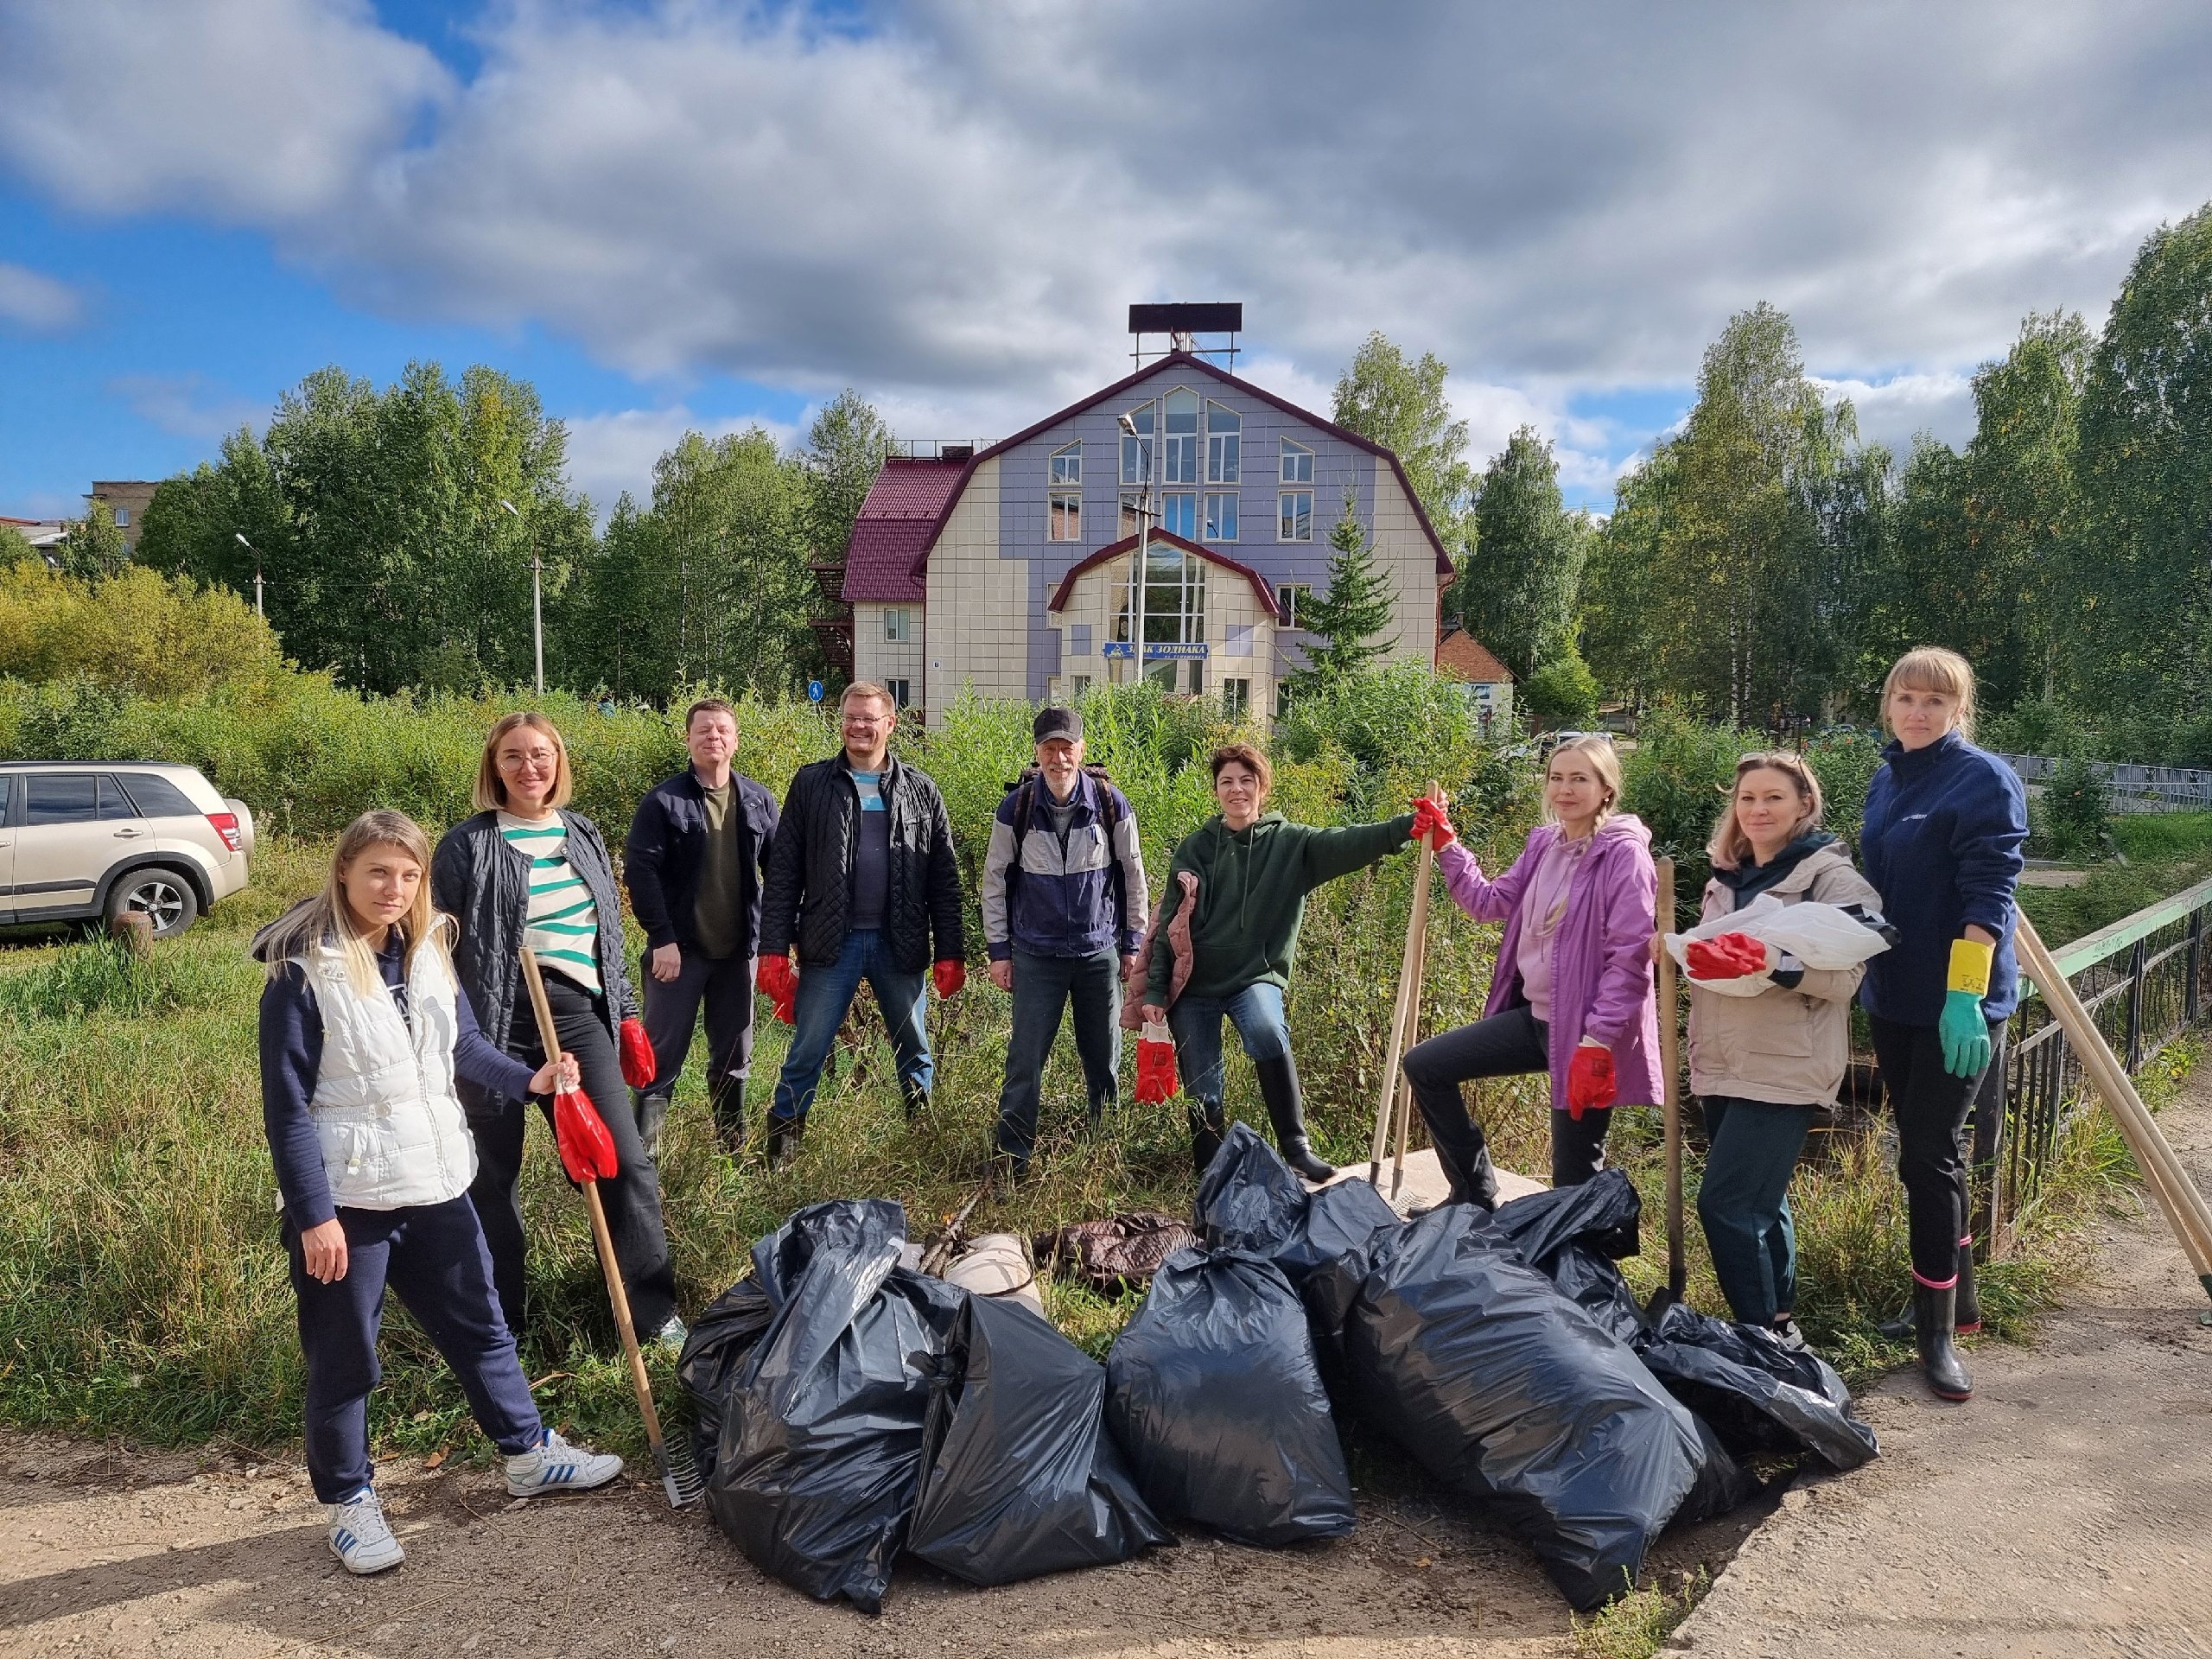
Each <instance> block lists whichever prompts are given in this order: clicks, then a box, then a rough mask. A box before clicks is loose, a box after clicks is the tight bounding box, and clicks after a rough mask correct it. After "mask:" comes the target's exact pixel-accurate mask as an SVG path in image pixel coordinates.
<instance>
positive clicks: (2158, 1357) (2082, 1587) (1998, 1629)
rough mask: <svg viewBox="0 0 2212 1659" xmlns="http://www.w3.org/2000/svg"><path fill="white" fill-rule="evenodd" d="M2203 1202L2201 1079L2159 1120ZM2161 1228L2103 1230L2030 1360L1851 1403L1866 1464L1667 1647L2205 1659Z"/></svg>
mask: <svg viewBox="0 0 2212 1659" xmlns="http://www.w3.org/2000/svg"><path fill="white" fill-rule="evenodd" d="M2159 1122H2160V1124H2161V1125H2162V1127H2163V1128H2164V1129H2165V1132H2166V1135H2167V1137H2168V1138H2169V1139H2170V1140H2171V1141H2173V1143H2174V1145H2175V1147H2176V1150H2177V1151H2178V1152H2179V1154H2181V1160H2182V1163H2183V1166H2185V1167H2187V1168H2188V1170H2189V1171H2190V1174H2191V1175H2192V1176H2194V1177H2195V1179H2196V1183H2197V1186H2198V1188H2199V1190H2201V1191H2203V1192H2212V1075H2208V1074H2207V1073H2205V1072H2200V1073H2199V1074H2198V1075H2197V1077H2196V1078H2195V1079H2194V1080H2192V1082H2191V1084H2190V1086H2189V1088H2188V1089H2187V1090H2186V1091H2185V1092H2184V1095H2183V1098H2182V1100H2180V1101H2179V1102H2178V1103H2176V1105H2175V1106H2173V1107H2172V1108H2171V1109H2168V1110H2167V1111H2165V1112H2163V1113H2161V1114H2160V1116H2159ZM2207 1307H2208V1304H2207V1303H2206V1300H2205V1298H2204V1294H2203V1292H2202V1290H2201V1289H2199V1288H2198V1287H2197V1283H2196V1279H2195V1277H2194V1275H2193V1274H2190V1271H2189V1267H2188V1263H2187V1261H2186V1260H2185V1258H2184V1257H2183V1255H2182V1253H2181V1249H2180V1247H2179V1246H2178V1245H2177V1244H2176V1243H2175V1242H2174V1240H2173V1238H2172V1236H2171V1234H2169V1233H2168V1232H2167V1231H2166V1229H2165V1224H2164V1220H2163V1219H2162V1218H2161V1217H2158V1215H2157V1213H2156V1211H2152V1210H2150V1209H2148V1208H2147V1206H2146V1208H2145V1210H2144V1211H2142V1212H2141V1213H2139V1214H2135V1215H2131V1216H2129V1217H2126V1218H2124V1219H2119V1220H2115V1221H2114V1222H2113V1224H2112V1225H2111V1226H2110V1227H2109V1228H2108V1229H2107V1243H2106V1244H2105V1247H2104V1249H2103V1251H2102V1252H2101V1256H2100V1258H2099V1265H2098V1271H2097V1274H2096V1276H2095V1277H2094V1280H2093V1281H2091V1282H2090V1283H2089V1284H2088V1285H2085V1286H2083V1287H2081V1288H2080V1289H2079V1290H2077V1291H2076V1292H2075V1294H2073V1295H2072V1296H2071V1297H2069V1302H2068V1306H2066V1307H2065V1308H2064V1309H2063V1311H2061V1312H2060V1313H2057V1314H2056V1315H2055V1316H2053V1317H2052V1318H2051V1319H2050V1320H2049V1321H2048V1323H2047V1324H2046V1325H2045V1327H2044V1330H2043V1331H2042V1332H2040V1333H2039V1334H2038V1336H2037V1340H2036V1342H2035V1344H2034V1345H2033V1346H2032V1347H2027V1348H2015V1347H2005V1346H1999V1345H1995V1344H1985V1345H1983V1346H1981V1347H1980V1351H1978V1352H1976V1353H1974V1355H1972V1356H1971V1357H1970V1363H1971V1365H1972V1367H1973V1370H1974V1390H1975V1392H1974V1399H1973V1401H1972V1402H1969V1403H1967V1404H1966V1405H1963V1406H1946V1405H1943V1404H1942V1403H1940V1402H1937V1401H1936V1400H1935V1399H1934V1398H1933V1397H1932V1396H1930V1395H1929V1394H1928V1393H1927V1392H1926V1390H1925V1389H1923V1388H1922V1387H1921V1385H1920V1384H1919V1383H1918V1382H1917V1380H1916V1378H1914V1377H1912V1376H1905V1375H1899V1376H1892V1377H1891V1379H1890V1380H1889V1382H1888V1383H1886V1384H1885V1386H1884V1387H1882V1388H1881V1389H1878V1390H1876V1391H1875V1392H1873V1393H1872V1394H1871V1395H1868V1396H1866V1398H1865V1399H1864V1400H1862V1402H1860V1403H1861V1408H1862V1409H1863V1410H1864V1412H1865V1414H1866V1417H1867V1419H1868V1421H1871V1422H1872V1423H1873V1424H1874V1425H1875V1426H1876V1427H1878V1429H1879V1430H1880V1433H1881V1436H1882V1446H1883V1452H1884V1455H1883V1456H1882V1457H1881V1458H1880V1459H1878V1460H1877V1461H1876V1462H1875V1463H1874V1464H1872V1465H1870V1466H1869V1467H1868V1468H1866V1470H1864V1471H1860V1472H1859V1473H1857V1474H1854V1475H1852V1476H1850V1477H1849V1478H1845V1479H1841V1480H1828V1481H1820V1482H1814V1483H1810V1484H1801V1485H1800V1486H1799V1487H1798V1488H1797V1489H1796V1490H1795V1491H1791V1492H1790V1493H1789V1494H1788V1495H1787V1496H1786V1497H1784V1498H1783V1508H1782V1512H1781V1513H1780V1514H1779V1515H1778V1516H1776V1518H1775V1520H1774V1521H1773V1522H1771V1523H1770V1524H1769V1525H1767V1526H1766V1527H1764V1528H1762V1529H1760V1530H1759V1531H1758V1533H1756V1534H1754V1535H1752V1537H1751V1540H1750V1541H1749V1542H1748V1543H1747V1544H1746V1545H1745V1548H1744V1549H1743V1551H1742V1552H1741V1553H1740V1554H1738V1556H1737V1557H1736V1560H1735V1561H1734V1563H1733V1564H1732V1566H1731V1567H1729V1568H1728V1569H1727V1571H1726V1572H1725V1573H1723V1574H1722V1575H1721V1577H1720V1579H1719V1582H1718V1583H1717V1584H1716V1585H1715V1586H1713V1593H1712V1594H1711V1595H1710V1596H1709V1597H1708V1598H1707V1599H1706V1601H1705V1603H1704V1604H1703V1605H1701V1606H1700V1608H1699V1609H1698V1611H1697V1612H1696V1613H1695V1614H1694V1615H1693V1616H1692V1617H1691V1618H1690V1619H1689V1620H1688V1623H1686V1624H1683V1626H1682V1627H1681V1629H1680V1630H1677V1631H1676V1632H1675V1637H1674V1643H1673V1644H1674V1645H1675V1647H1677V1648H1682V1647H1687V1648H1688V1649H1689V1650H1690V1651H1691V1652H1694V1653H1696V1654H1699V1655H1703V1656H1712V1659H1722V1656H1726V1659H1767V1656H1773V1659H1828V1656H1838V1659H1840V1656H1851V1659H1882V1656H1889V1655H1896V1656H1900V1659H1904V1656H1910V1659H1936V1656H1966V1659H1985V1656H1986V1659H1998V1656H2003V1659H2044V1656H2050V1659H2088V1656H2093V1655H2105V1654H2126V1655H2131V1656H2133V1655H2142V1656H2152V1655H2155V1656H2158V1659H2178V1656H2184V1655H2212V1330H2208V1329H2206V1328H2205V1327H2204V1326H2202V1325H2199V1324H2198V1323H2197V1316H2198V1315H2199V1314H2200V1313H2204V1312H2205V1311H2207Z"/></svg>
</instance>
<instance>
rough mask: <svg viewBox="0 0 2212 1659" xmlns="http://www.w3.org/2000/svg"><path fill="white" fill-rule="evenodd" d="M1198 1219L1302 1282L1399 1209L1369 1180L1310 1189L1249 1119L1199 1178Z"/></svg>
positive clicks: (1220, 1237) (1207, 1230)
mask: <svg viewBox="0 0 2212 1659" xmlns="http://www.w3.org/2000/svg"><path fill="white" fill-rule="evenodd" d="M1192 1218H1193V1220H1194V1221H1195V1222H1196V1223H1197V1224H1198V1234H1199V1236H1201V1237H1202V1238H1203V1239H1205V1242H1206V1243H1207V1244H1209V1245H1211V1246H1213V1247H1214V1248H1216V1249H1231V1250H1243V1251H1246V1252H1248V1253H1249V1254H1251V1255H1262V1256H1265V1257H1267V1258H1268V1260H1269V1261H1271V1262H1274V1264H1275V1265H1276V1266H1277V1267H1279V1268H1281V1269H1282V1270H1283V1274H1284V1276H1285V1277H1287V1279H1288V1280H1289V1281H1290V1282H1291V1284H1292V1286H1293V1287H1299V1286H1301V1285H1303V1284H1304V1282H1305V1281H1306V1276H1307V1275H1308V1274H1311V1273H1312V1272H1313V1270H1314V1269H1315V1268H1321V1267H1325V1266H1326V1265H1327V1264H1328V1263H1330V1262H1334V1261H1335V1260H1337V1258H1338V1257H1339V1256H1341V1255H1344V1253H1345V1252H1346V1251H1347V1250H1354V1249H1358V1248H1359V1247H1360V1246H1361V1245H1363V1244H1364V1243H1367V1241H1368V1239H1369V1237H1370V1236H1372V1235H1373V1233H1374V1232H1375V1230H1376V1228H1378V1227H1395V1226H1396V1225H1398V1217H1397V1213H1396V1211H1393V1210H1392V1209H1391V1208H1390V1206H1389V1204H1388V1203H1386V1202H1385V1201H1384V1200H1383V1196H1382V1194H1380V1193H1379V1192H1376V1190H1375V1189H1374V1188H1373V1187H1371V1186H1370V1185H1368V1184H1367V1183H1366V1182H1365V1181H1359V1180H1350V1181H1338V1182H1337V1183H1336V1184H1334V1185H1330V1186H1325V1187H1323V1188H1322V1189H1321V1190H1320V1191H1319V1192H1307V1191H1306V1184H1305V1182H1303V1181H1301V1180H1300V1179H1298V1177H1297V1175H1296V1174H1295V1173H1293V1171H1292V1169H1291V1167H1290V1166H1289V1165H1287V1164H1286V1163H1284V1162H1283V1160H1282V1159H1281V1155H1280V1154H1277V1153H1276V1151H1275V1149H1274V1147H1271V1146H1269V1145H1268V1143H1267V1142H1266V1141H1263V1140H1262V1139H1261V1138H1260V1136H1259V1135H1258V1133H1257V1132H1256V1131H1255V1130H1254V1129H1253V1128H1252V1126H1251V1125H1250V1124H1249V1123H1236V1124H1232V1125H1231V1126H1230V1130H1229V1134H1228V1135H1227V1136H1226V1137H1225V1138H1224V1140H1223V1141H1222V1145H1221V1150H1220V1151H1219V1152H1218V1153H1217V1154H1215V1155H1214V1160H1213V1162H1212V1163H1211V1165H1209V1166H1207V1168H1206V1173H1205V1179H1202V1180H1201V1181H1200V1182H1199V1183H1198V1204H1197V1207H1196V1211H1195V1214H1194V1216H1193V1217H1192Z"/></svg>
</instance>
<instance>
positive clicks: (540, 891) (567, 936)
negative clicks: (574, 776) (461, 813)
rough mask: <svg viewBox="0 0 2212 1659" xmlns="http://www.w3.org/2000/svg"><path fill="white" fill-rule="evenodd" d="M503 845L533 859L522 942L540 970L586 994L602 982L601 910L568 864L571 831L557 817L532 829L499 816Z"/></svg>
mask: <svg viewBox="0 0 2212 1659" xmlns="http://www.w3.org/2000/svg"><path fill="white" fill-rule="evenodd" d="M499 839H500V840H502V841H504V842H506V843H507V844H508V845H509V846H511V847H514V848H518V849H520V850H521V851H522V852H524V853H525V854H527V855H529V858H530V910H529V913H528V915H527V916H526V917H525V918H524V925H523V940H524V943H525V944H528V945H529V946H530V953H531V955H532V956H533V957H537V965H538V966H539V967H541V968H547V969H552V970H553V971H554V972H556V973H561V974H565V975H567V976H569V978H570V979H571V980H573V981H575V982H576V983H577V984H579V985H581V986H582V987H583V988H585V989H586V990H588V991H597V990H599V989H600V988H601V986H600V980H599V955H598V950H597V946H598V933H599V907H598V906H595V905H594V904H593V903H592V901H591V890H590V889H589V888H588V887H586V886H585V885H584V879H583V877H582V876H580V875H578V874H576V873H575V869H574V868H571V867H570V865H569V853H568V840H569V830H568V826H567V825H566V824H564V823H562V821H561V820H560V818H559V817H552V818H549V819H548V820H546V821H545V822H544V823H531V822H530V821H529V820H528V819H526V818H518V817H515V816H514V814H513V813H512V812H502V813H500V814H499Z"/></svg>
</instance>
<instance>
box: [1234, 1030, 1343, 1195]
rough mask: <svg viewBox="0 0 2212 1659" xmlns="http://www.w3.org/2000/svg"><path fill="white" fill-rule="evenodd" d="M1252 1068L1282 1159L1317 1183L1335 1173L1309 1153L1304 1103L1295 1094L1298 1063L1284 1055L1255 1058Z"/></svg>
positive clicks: (1334, 1170) (1332, 1168) (1310, 1148)
mask: <svg viewBox="0 0 2212 1659" xmlns="http://www.w3.org/2000/svg"><path fill="white" fill-rule="evenodd" d="M1252 1071H1253V1073H1254V1075H1255V1076H1256V1077H1258V1078H1259V1080H1260V1098H1261V1099H1262V1100H1263V1101H1265V1102H1266V1103H1267V1106H1268V1122H1270V1123H1272V1124H1273V1125H1274V1131H1275V1150H1276V1151H1278V1152H1280V1153H1281V1154H1282V1160H1283V1162H1285V1163H1286V1164H1288V1165H1289V1166H1291V1167H1292V1168H1293V1169H1294V1170H1296V1171H1297V1172H1298V1173H1300V1175H1303V1176H1304V1177H1305V1178H1306V1179H1307V1180H1309V1181H1312V1182H1313V1183H1315V1184H1316V1185H1319V1183H1321V1182H1323V1181H1325V1180H1328V1179H1331V1178H1332V1176H1334V1175H1335V1174H1336V1173H1337V1169H1336V1166H1335V1165H1333V1164H1325V1163H1323V1162H1322V1161H1321V1160H1319V1158H1316V1157H1315V1156H1314V1155H1313V1142H1312V1141H1308V1140H1307V1139H1306V1103H1305V1102H1304V1101H1303V1100H1301V1099H1300V1097H1299V1093H1298V1062H1297V1061H1296V1060H1294V1059H1293V1058H1291V1057H1290V1056H1289V1055H1287V1054H1279V1055H1277V1056H1276V1057H1275V1058H1274V1059H1272V1060H1255V1061H1253V1062H1252Z"/></svg>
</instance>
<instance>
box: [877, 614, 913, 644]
mask: <svg viewBox="0 0 2212 1659" xmlns="http://www.w3.org/2000/svg"><path fill="white" fill-rule="evenodd" d="M883 637H884V638H885V639H889V640H893V641H895V642H897V643H898V644H899V645H907V644H910V643H911V642H912V639H913V638H914V613H913V612H912V610H910V609H909V608H908V607H906V606H904V605H887V606H885V607H883Z"/></svg>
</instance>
